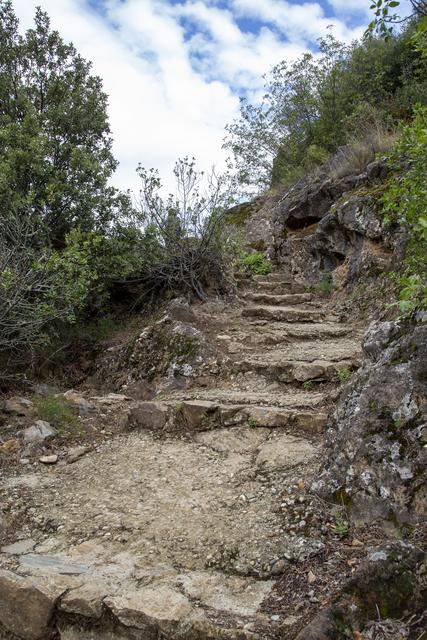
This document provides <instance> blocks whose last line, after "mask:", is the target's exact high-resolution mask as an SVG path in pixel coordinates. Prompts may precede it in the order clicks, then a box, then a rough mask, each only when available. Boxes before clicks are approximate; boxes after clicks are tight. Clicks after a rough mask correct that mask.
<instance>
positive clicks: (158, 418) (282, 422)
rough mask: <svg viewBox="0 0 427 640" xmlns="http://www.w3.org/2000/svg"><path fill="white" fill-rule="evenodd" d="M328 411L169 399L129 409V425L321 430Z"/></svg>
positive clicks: (165, 429)
mask: <svg viewBox="0 0 427 640" xmlns="http://www.w3.org/2000/svg"><path fill="white" fill-rule="evenodd" d="M326 419H327V415H326V413H325V412H324V411H321V410H320V409H310V408H298V407H292V406H289V407H287V408H282V407H277V406H258V405H252V404H243V403H242V404H233V403H229V404H221V403H220V402H217V401H216V402H215V401H211V400H201V399H197V400H183V401H179V400H165V401H151V402H138V403H137V404H135V406H133V407H132V409H131V410H130V413H129V418H128V425H129V429H147V430H149V431H154V432H156V433H159V434H161V433H197V432H200V431H210V430H212V429H222V428H225V427H233V426H236V425H243V424H246V425H249V426H251V427H252V426H253V427H268V428H273V427H292V428H296V429H298V430H307V431H310V432H319V431H321V430H322V429H323V428H324V426H325V424H326Z"/></svg>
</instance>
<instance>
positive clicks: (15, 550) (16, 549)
mask: <svg viewBox="0 0 427 640" xmlns="http://www.w3.org/2000/svg"><path fill="white" fill-rule="evenodd" d="M35 546H36V542H35V541H34V540H32V539H31V538H28V539H26V540H19V541H18V542H14V543H13V544H8V545H6V546H5V547H2V548H1V551H2V553H7V554H9V555H18V556H19V555H21V554H22V553H28V552H29V551H32V549H34V547H35Z"/></svg>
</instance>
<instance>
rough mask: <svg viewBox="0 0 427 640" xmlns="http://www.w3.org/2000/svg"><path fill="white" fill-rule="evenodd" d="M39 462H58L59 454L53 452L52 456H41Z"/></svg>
mask: <svg viewBox="0 0 427 640" xmlns="http://www.w3.org/2000/svg"><path fill="white" fill-rule="evenodd" d="M39 462H41V463H42V464H56V463H57V462H58V456H57V455H56V454H55V453H52V454H51V455H50V456H41V458H39Z"/></svg>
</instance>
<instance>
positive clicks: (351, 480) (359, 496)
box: [312, 322, 427, 526]
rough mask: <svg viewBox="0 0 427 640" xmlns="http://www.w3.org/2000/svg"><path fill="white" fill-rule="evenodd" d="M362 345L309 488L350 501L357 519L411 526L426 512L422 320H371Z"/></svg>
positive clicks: (426, 334)
mask: <svg viewBox="0 0 427 640" xmlns="http://www.w3.org/2000/svg"><path fill="white" fill-rule="evenodd" d="M363 348H364V354H365V359H364V361H363V365H362V367H361V368H360V369H359V371H358V372H357V373H356V374H355V375H354V376H353V378H352V379H351V381H350V382H349V384H348V385H347V388H346V390H345V391H344V393H343V394H342V396H341V398H340V400H339V402H338V404H337V407H336V410H335V412H334V413H333V415H332V417H331V418H330V420H329V425H328V429H327V431H326V457H325V460H324V462H323V464H322V470H321V473H320V476H319V478H318V479H317V480H316V481H315V482H314V484H313V486H312V488H313V490H314V491H316V492H317V493H320V494H321V495H322V496H324V497H328V498H331V497H335V498H337V499H338V500H339V501H343V502H344V503H345V504H347V505H348V509H349V513H350V515H351V517H352V519H353V521H354V522H355V523H356V524H358V523H360V524H362V523H368V522H373V521H376V520H378V521H379V522H384V521H386V522H388V523H389V525H392V524H393V523H394V524H397V525H398V526H400V525H402V524H404V523H412V524H414V523H417V522H419V521H420V520H423V519H425V517H426V515H427V513H426V511H427V510H426V505H427V502H426V490H425V487H426V479H427V473H426V454H427V450H426V446H425V445H426V442H427V433H426V430H425V425H426V422H427V393H426V392H427V324H425V323H418V324H408V323H407V324H403V323H402V324H400V323H398V322H385V323H380V322H375V323H373V324H372V325H371V327H370V328H369V330H368V332H367V334H366V336H365V340H364V345H363Z"/></svg>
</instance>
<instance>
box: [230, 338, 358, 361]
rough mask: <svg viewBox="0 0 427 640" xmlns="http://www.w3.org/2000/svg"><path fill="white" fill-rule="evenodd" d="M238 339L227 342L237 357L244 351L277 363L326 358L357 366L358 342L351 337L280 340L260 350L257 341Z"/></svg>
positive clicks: (251, 355)
mask: <svg viewBox="0 0 427 640" xmlns="http://www.w3.org/2000/svg"><path fill="white" fill-rule="evenodd" d="M238 340H239V338H238V336H234V339H233V341H231V342H229V343H228V344H229V347H231V348H230V349H229V351H230V353H236V354H239V357H241V356H243V354H245V353H246V354H247V356H248V357H251V358H253V359H260V360H268V361H269V362H278V363H280V362H283V361H296V362H314V361H315V360H326V361H330V362H339V361H342V360H348V361H351V362H352V363H353V364H354V365H357V366H358V365H359V362H360V355H361V349H360V344H359V343H358V342H355V341H354V340H353V338H352V337H340V338H330V339H325V338H324V339H320V340H319V339H318V338H317V339H313V340H300V341H299V342H294V341H290V342H282V343H281V344H280V346H279V347H277V346H274V347H273V348H270V347H269V346H266V348H264V349H263V350H262V352H260V350H259V348H258V342H257V341H255V342H254V343H252V344H251V343H247V342H246V343H245V342H244V341H242V342H241V343H239V341H238ZM276 345H277V343H276Z"/></svg>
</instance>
